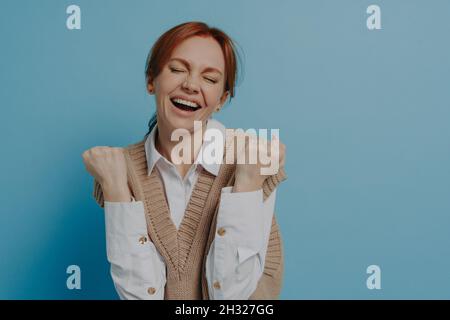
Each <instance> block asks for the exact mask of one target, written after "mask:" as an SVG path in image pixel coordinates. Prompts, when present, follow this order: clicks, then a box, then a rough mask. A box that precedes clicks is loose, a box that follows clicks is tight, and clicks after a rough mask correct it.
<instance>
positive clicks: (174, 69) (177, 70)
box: [170, 68, 184, 73]
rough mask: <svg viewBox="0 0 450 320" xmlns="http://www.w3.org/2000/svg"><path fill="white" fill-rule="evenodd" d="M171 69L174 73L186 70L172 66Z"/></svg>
mask: <svg viewBox="0 0 450 320" xmlns="http://www.w3.org/2000/svg"><path fill="white" fill-rule="evenodd" d="M170 71H172V72H173V73H182V72H184V70H182V69H177V68H170Z"/></svg>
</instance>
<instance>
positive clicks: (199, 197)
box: [93, 140, 286, 300]
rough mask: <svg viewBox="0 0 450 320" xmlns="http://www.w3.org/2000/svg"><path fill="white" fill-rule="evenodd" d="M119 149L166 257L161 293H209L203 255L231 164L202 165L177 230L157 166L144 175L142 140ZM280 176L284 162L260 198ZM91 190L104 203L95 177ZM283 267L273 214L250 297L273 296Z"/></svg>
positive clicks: (205, 295) (155, 240)
mask: <svg viewBox="0 0 450 320" xmlns="http://www.w3.org/2000/svg"><path fill="white" fill-rule="evenodd" d="M227 152H228V151H227ZM124 153H125V159H126V162H127V168H128V180H129V183H130V188H131V191H132V194H133V196H134V197H135V199H136V201H143V203H144V208H145V213H146V221H147V230H148V235H149V237H150V239H151V241H152V242H153V243H154V245H155V247H156V249H157V250H158V252H159V253H160V254H161V255H162V257H163V258H164V260H165V263H166V268H167V270H166V277H167V279H166V280H167V281H166V286H165V291H164V298H165V299H190V300H191V299H209V294H208V285H207V281H206V276H205V274H206V273H205V270H206V269H205V266H206V257H207V253H208V252H209V248H210V246H211V243H212V241H213V240H214V237H215V234H216V219H217V212H218V208H219V199H220V193H221V190H222V188H224V187H227V186H232V185H233V184H234V172H235V165H229V164H222V165H221V167H220V170H219V173H218V175H217V176H214V175H212V174H210V173H209V172H207V171H206V170H204V169H203V170H201V173H200V175H199V177H198V179H197V183H196V185H195V187H194V190H193V191H192V195H191V198H190V200H189V203H188V205H187V208H186V211H185V214H184V217H183V220H182V222H181V225H180V227H179V229H178V230H177V229H176V226H175V225H174V223H173V221H172V219H171V216H170V211H169V208H168V204H167V199H166V196H165V191H164V187H163V184H162V181H161V177H160V175H159V172H158V170H157V169H156V167H155V168H154V169H153V170H152V172H151V174H150V175H148V168H147V159H146V154H145V140H142V141H140V142H138V143H136V144H132V145H129V146H127V147H126V148H124ZM284 179H286V175H285V172H284V169H283V168H281V170H279V172H278V174H276V175H273V176H269V177H268V178H267V179H266V180H265V182H264V185H263V194H264V199H266V198H267V197H268V196H269V195H270V194H271V192H272V191H273V190H274V189H275V187H276V186H277V185H278V184H279V183H280V182H281V181H283V180H284ZM93 195H94V197H95V199H96V201H97V203H98V204H99V205H100V206H101V207H103V206H104V199H103V193H102V190H101V186H100V184H99V183H98V182H97V181H96V180H94V194H93ZM242 214H245V212H243V213H242ZM283 269H284V265H283V247H282V240H281V235H280V230H279V227H278V224H277V222H276V220H275V214H274V216H273V219H272V227H271V232H270V237H269V243H268V248H267V254H266V259H265V265H264V272H263V275H262V276H261V278H260V280H259V282H258V286H257V288H256V290H255V291H254V292H253V294H252V295H251V296H250V299H278V298H279V294H280V291H281V285H282V280H283V271H284V270H283Z"/></svg>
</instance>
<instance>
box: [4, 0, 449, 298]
mask: <svg viewBox="0 0 450 320" xmlns="http://www.w3.org/2000/svg"><path fill="white" fill-rule="evenodd" d="M70 4H77V5H79V6H80V7H81V20H82V21H81V27H82V29H81V30H68V29H67V28H66V19H67V16H68V15H67V14H66V8H67V6H69V5H70ZM370 4H377V5H379V6H380V7H381V20H382V21H381V22H382V30H375V31H369V30H368V29H367V27H366V19H367V17H368V14H367V13H366V8H367V7H368V6H369V5H370ZM190 20H202V21H205V22H207V23H210V24H212V25H214V26H218V27H219V28H222V29H223V30H224V31H226V32H227V33H228V34H229V35H231V36H232V37H233V38H234V39H235V40H236V41H237V42H238V43H239V45H240V46H241V48H242V51H243V58H244V64H245V65H244V71H245V73H244V77H243V78H241V80H240V82H239V87H238V88H237V96H236V98H235V99H233V100H232V102H231V104H229V105H228V106H227V107H225V109H224V110H223V111H222V112H221V114H220V115H219V117H218V119H219V120H221V121H223V122H224V123H225V124H226V125H227V126H229V127H235V128H237V127H241V128H250V127H255V128H280V137H281V140H282V141H284V142H285V144H286V145H287V152H288V159H287V163H286V169H287V172H288V175H289V178H288V180H287V181H286V182H285V183H284V184H283V185H282V186H281V187H280V189H279V192H278V198H277V210H276V212H277V217H278V221H279V224H280V227H281V230H282V235H283V240H284V244H285V264H286V267H285V279H284V286H283V290H282V295H281V298H283V299H312V298H319V299H337V298H341V299H350V298H352V299H380V298H385V299H399V298H404V299H418V298H425V299H428V298H438V299H442V298H446V299H449V298H450V255H449V253H450V246H449V244H450V232H449V229H450V217H449V215H450V169H449V164H450V126H449V123H450V90H449V83H450V43H449V41H448V36H449V34H450V1H447V0H433V1H425V0H421V1H413V0H409V1H406V0H403V1H400V0H397V1H380V0H378V1H366V0H358V1H356V0H353V1H351V0H340V1H332V0H329V1H323V0H322V1H318V0H309V1H294V0H291V1H261V0H258V1H256V0H254V1H249V0H247V1H237V0H234V1H226V2H224V1H211V0H204V1H167V0H161V1H143V0H141V1H138V0H133V1H118V0H117V1H112V0H108V1H106V0H96V1H87V0H79V1H61V0H58V1H57V0H53V1H50V0H46V1H44V0H41V1H34V0H29V1H24V0H21V1H17V0H14V1H12V0H1V4H0V45H1V51H0V52H1V53H0V57H1V58H0V88H1V89H0V101H1V102H0V103H1V117H0V119H1V126H0V130H1V134H0V139H1V147H2V156H1V158H0V159H1V160H0V161H1V162H0V168H1V169H0V170H1V188H2V189H1V192H0V203H1V216H0V219H1V220H0V252H1V259H0V260H1V262H0V263H1V265H0V298H2V299H10V298H16V299H80V298H82V299H117V295H116V293H115V290H114V287H113V284H112V280H111V278H110V275H109V265H108V262H107V260H106V249H105V230H104V219H103V211H102V209H101V208H100V207H98V206H97V204H96V203H95V201H94V199H93V198H92V182H93V180H92V178H91V177H90V175H89V174H88V173H87V172H86V171H85V168H84V164H83V162H82V158H81V154H82V152H83V151H84V150H86V149H88V148H90V147H93V146H96V145H114V146H125V145H128V144H130V143H134V142H137V141H139V140H140V139H141V138H142V137H143V135H144V134H145V133H146V131H147V121H148V119H149V117H150V116H151V114H152V113H153V111H154V107H155V106H154V101H153V98H152V97H151V96H149V95H148V94H147V93H146V91H145V80H144V66H145V59H146V56H147V53H148V51H149V49H150V47H151V46H152V44H153V42H154V41H155V40H156V39H157V37H158V36H159V35H160V34H162V33H163V32H164V31H166V30H167V29H169V28H170V27H172V26H174V25H176V24H179V23H181V22H185V21H190ZM71 264H76V265H79V266H80V267H81V286H82V289H81V290H68V289H67V287H66V278H67V277H68V275H67V274H66V268H67V266H69V265H71ZM371 264H376V265H379V266H380V267H381V271H382V277H381V286H382V289H381V290H368V289H367V287H366V279H367V277H368V275H367V274H366V268H367V266H369V265H371Z"/></svg>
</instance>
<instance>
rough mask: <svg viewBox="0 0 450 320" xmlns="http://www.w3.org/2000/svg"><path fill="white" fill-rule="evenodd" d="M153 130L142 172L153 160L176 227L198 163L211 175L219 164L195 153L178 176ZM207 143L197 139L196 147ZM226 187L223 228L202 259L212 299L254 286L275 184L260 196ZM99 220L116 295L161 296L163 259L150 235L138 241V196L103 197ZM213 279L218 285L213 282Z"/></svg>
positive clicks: (143, 231) (142, 226)
mask: <svg viewBox="0 0 450 320" xmlns="http://www.w3.org/2000/svg"><path fill="white" fill-rule="evenodd" d="M211 128H214V129H219V130H220V131H221V132H222V133H223V135H222V136H223V137H225V127H224V126H223V125H222V124H221V123H220V122H218V121H217V120H213V119H209V120H208V123H207V126H206V130H209V129H211ZM155 132H156V126H155V128H154V129H153V130H152V132H151V133H150V134H149V136H148V137H147V140H146V141H145V153H146V158H147V166H148V175H150V173H151V172H152V169H153V167H154V166H156V168H157V169H158V170H159V172H160V174H161V178H162V181H163V185H164V188H165V192H166V197H167V202H168V205H169V209H170V215H171V217H172V220H173V222H174V224H175V226H176V227H177V229H178V228H179V226H180V224H181V221H182V219H183V216H184V214H185V210H186V206H187V204H188V202H189V199H190V197H191V193H192V190H193V188H194V186H195V183H196V181H197V178H198V176H199V173H200V171H201V168H202V167H203V168H204V169H205V170H207V171H208V172H210V173H211V174H213V175H217V174H218V172H219V169H220V164H208V163H206V162H203V161H202V157H197V159H196V161H195V163H194V164H193V165H192V167H191V168H190V170H189V171H188V173H187V174H186V176H185V178H184V179H182V178H181V176H180V175H179V173H178V171H177V170H176V167H175V166H174V165H173V164H172V163H171V162H169V161H168V160H167V159H165V158H164V157H163V156H162V155H161V154H160V153H159V152H158V151H157V150H156V148H155ZM208 143H210V142H207V141H205V142H204V143H203V145H202V147H201V149H200V152H202V150H203V149H204V148H205V147H206V145H207V144H208ZM200 152H199V154H200ZM231 189H232V187H226V188H223V189H222V192H221V196H220V204H219V211H218V213H217V229H218V228H225V229H226V233H225V235H224V236H217V232H216V237H215V239H214V240H213V242H212V244H211V248H210V250H209V252H208V256H207V259H206V279H207V282H208V292H209V296H210V299H214V300H218V299H248V298H249V297H250V295H251V294H252V293H253V292H254V291H255V289H256V286H257V284H258V280H259V279H260V277H261V275H262V273H263V270H264V261H265V256H266V251H267V245H268V242H269V235H270V229H271V225H272V217H273V212H274V207H275V198H276V190H274V191H273V192H272V194H271V195H270V196H269V198H267V199H266V201H263V193H262V189H260V190H257V191H254V192H237V193H232V192H231ZM105 225H106V247H107V257H108V261H109V262H110V264H111V277H112V279H113V281H114V286H115V288H116V291H117V293H118V295H119V297H120V298H121V299H127V300H128V299H146V300H157V299H164V287H165V284H166V265H165V262H164V259H163V257H162V256H161V255H160V254H159V252H158V250H157V249H156V247H155V245H154V244H153V243H152V242H151V241H146V242H144V243H142V241H140V239H141V237H142V236H147V224H146V220H145V210H144V204H143V202H142V201H134V199H133V201H132V202H109V201H105ZM147 239H148V237H147ZM216 281H218V282H219V284H220V289H216V288H215V287H214V286H213V283H214V282H216ZM152 288H153V289H154V290H153V289H152Z"/></svg>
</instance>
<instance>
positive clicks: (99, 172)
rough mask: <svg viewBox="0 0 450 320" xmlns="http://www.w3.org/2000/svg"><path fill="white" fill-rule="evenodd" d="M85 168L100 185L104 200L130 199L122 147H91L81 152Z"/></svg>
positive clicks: (119, 200)
mask: <svg viewBox="0 0 450 320" xmlns="http://www.w3.org/2000/svg"><path fill="white" fill-rule="evenodd" d="M82 157H83V162H84V164H85V166H86V170H87V171H88V172H89V173H90V174H91V175H92V176H93V177H94V178H95V179H96V180H97V181H98V183H100V185H101V186H102V191H103V196H104V199H105V201H112V202H121V201H130V200H131V191H130V188H129V186H128V176H127V164H126V160H125V155H124V153H123V148H115V147H93V148H91V149H88V150H86V151H85V152H83V154H82Z"/></svg>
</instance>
